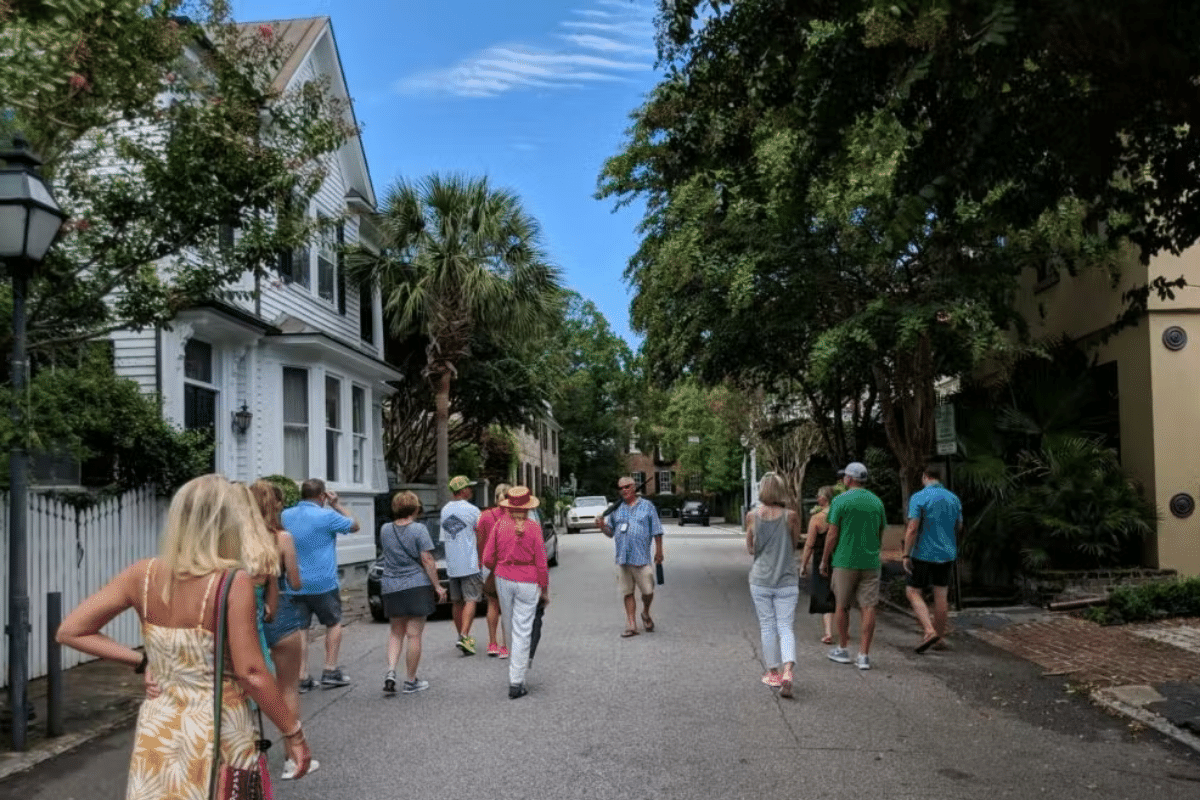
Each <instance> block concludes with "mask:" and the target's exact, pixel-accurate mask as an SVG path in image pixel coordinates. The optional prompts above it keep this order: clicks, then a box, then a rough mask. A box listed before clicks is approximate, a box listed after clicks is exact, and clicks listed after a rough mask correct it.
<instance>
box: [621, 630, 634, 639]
mask: <svg viewBox="0 0 1200 800" xmlns="http://www.w3.org/2000/svg"><path fill="white" fill-rule="evenodd" d="M637 635H638V632H637V631H635V630H634V629H633V628H626V629H625V632H624V633H622V634H621V638H622V639H628V638H629V637H630V636H637Z"/></svg>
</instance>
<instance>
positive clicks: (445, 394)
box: [350, 174, 563, 505]
mask: <svg viewBox="0 0 1200 800" xmlns="http://www.w3.org/2000/svg"><path fill="white" fill-rule="evenodd" d="M375 222H376V225H377V226H378V228H379V230H380V232H381V234H382V239H383V241H382V245H383V250H382V252H380V253H379V254H369V253H358V254H357V255H356V256H355V257H353V258H352V259H350V264H351V270H350V272H351V278H352V279H354V280H363V279H371V280H376V281H378V282H379V284H380V286H381V288H382V291H383V302H384V317H385V323H386V325H387V327H388V333H389V335H390V336H393V337H398V338H399V337H404V336H408V335H412V334H419V335H421V336H423V337H425V339H426V340H427V341H428V345H427V346H426V348H425V370H424V377H425V379H426V380H428V381H429V382H430V384H431V386H432V388H433V390H434V393H435V396H436V423H437V457H436V461H437V483H438V503H439V505H441V504H444V503H445V502H446V500H448V499H449V490H448V487H447V483H448V482H449V480H450V475H449V471H450V447H449V409H450V388H451V383H452V382H453V380H454V377H455V375H456V374H457V366H456V365H457V364H458V363H459V362H461V361H462V359H464V358H466V357H468V356H470V353H471V351H470V343H471V336H472V332H473V331H474V330H475V329H477V328H480V327H484V328H485V329H486V330H488V331H489V334H490V336H491V337H492V339H493V340H494V341H495V340H498V341H510V342H514V343H516V342H521V341H528V340H529V339H530V338H531V337H533V336H535V335H537V333H538V332H539V331H540V330H541V329H542V328H543V327H544V326H545V325H547V324H549V323H552V322H553V321H554V320H555V319H557V318H558V317H559V316H561V311H560V307H561V303H562V297H563V294H562V289H561V286H560V284H559V280H560V273H559V270H558V268H557V267H555V266H553V265H551V264H550V263H549V262H548V261H547V259H546V255H545V253H544V252H543V250H542V244H541V227H540V225H539V224H538V222H537V220H536V219H534V218H533V217H532V216H530V215H529V214H528V213H527V212H526V211H525V209H524V208H523V207H522V205H521V202H520V199H519V198H518V197H517V196H516V195H515V194H513V193H512V192H510V191H507V190H504V189H497V188H494V187H492V186H490V185H489V184H488V180H487V178H468V177H465V176H461V175H437V174H434V175H430V176H428V177H426V178H424V179H423V180H421V181H419V182H415V183H414V182H410V181H406V180H403V179H401V180H399V181H397V182H396V183H395V184H394V185H393V186H392V187H391V188H390V189H389V190H388V192H387V195H386V197H385V198H384V202H383V207H382V210H381V211H380V213H379V214H378V215H377V217H376V220H375Z"/></svg>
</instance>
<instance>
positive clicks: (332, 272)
mask: <svg viewBox="0 0 1200 800" xmlns="http://www.w3.org/2000/svg"><path fill="white" fill-rule="evenodd" d="M318 220H319V230H318V232H317V246H316V247H314V248H313V253H314V259H313V260H314V261H315V262H316V263H315V265H314V266H315V267H316V270H315V272H316V280H315V281H313V294H315V295H316V297H317V299H319V300H322V301H324V302H326V303H329V304H330V305H332V306H333V307H334V308H337V303H338V297H337V284H338V275H337V270H338V263H337V235H336V230H335V229H334V227H333V223H332V222H330V221H329V220H328V219H326V218H325V217H318ZM323 265H327V267H328V272H329V296H328V297H326V296H325V295H324V294H323V293H322V292H323V291H324V290H323V288H322V283H323V278H324V271H325V269H326V267H325V266H323Z"/></svg>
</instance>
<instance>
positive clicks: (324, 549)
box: [282, 478, 358, 692]
mask: <svg viewBox="0 0 1200 800" xmlns="http://www.w3.org/2000/svg"><path fill="white" fill-rule="evenodd" d="M327 503H328V505H329V507H328V508H326V507H325V505H326V504H327ZM282 522H283V527H284V528H286V529H287V531H288V533H290V534H292V539H294V540H295V542H296V561H297V563H298V564H299V566H300V578H301V580H302V581H303V582H304V585H303V586H302V587H301V588H300V589H298V590H296V591H294V592H293V591H290V590H289V591H288V592H287V594H288V595H289V596H290V600H291V602H292V604H293V606H294V607H295V608H296V610H298V611H299V612H300V615H301V616H302V617H303V618H304V629H305V630H307V629H308V627H309V626H310V625H311V624H312V617H313V615H314V614H315V615H316V616H317V621H318V622H320V623H321V624H322V625H324V626H325V669H324V671H323V672H322V673H321V686H322V687H323V688H326V689H329V688H332V687H334V686H346V685H347V684H349V683H350V679H349V678H348V677H346V673H345V672H343V671H342V668H341V667H339V666H338V651H339V650H340V649H341V646H342V597H341V593H340V591H339V589H338V572H337V567H338V564H337V537H338V534H340V533H354V532H355V531H357V530H358V520H356V519H355V518H354V517H352V516H351V515H350V512H349V511H347V510H346V509H345V508H343V507H342V504H341V502H340V501H339V500H338V496H337V492H330V491H326V490H325V481H323V480H321V479H320V478H310V479H308V480H306V481H305V482H304V483H303V484H301V486H300V502H299V503H297V504H296V505H294V506H292V507H291V508H289V509H285V510H284V512H283V514H282ZM300 641H301V642H302V643H303V645H302V648H301V650H302V655H301V661H300V663H301V664H303V665H305V666H307V665H308V644H307V643H308V636H307V635H306V636H301V637H300ZM314 686H315V684H314V683H313V679H312V677H310V676H309V675H305V676H304V678H303V679H301V681H300V691H301V692H307V691H308V690H309V689H312V688H313V687H314Z"/></svg>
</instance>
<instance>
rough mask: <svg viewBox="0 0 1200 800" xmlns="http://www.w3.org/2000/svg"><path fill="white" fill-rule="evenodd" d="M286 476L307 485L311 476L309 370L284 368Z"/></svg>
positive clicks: (284, 463) (284, 460)
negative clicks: (309, 465) (309, 461)
mask: <svg viewBox="0 0 1200 800" xmlns="http://www.w3.org/2000/svg"><path fill="white" fill-rule="evenodd" d="M283 474H284V475H287V476H288V477H289V478H292V479H294V480H297V481H306V480H308V479H309V478H310V477H311V476H310V475H309V472H308V370H306V369H299V368H297V367H284V368H283Z"/></svg>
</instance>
